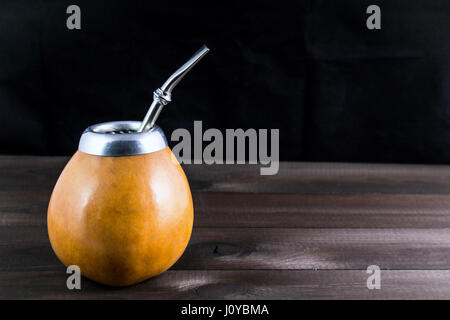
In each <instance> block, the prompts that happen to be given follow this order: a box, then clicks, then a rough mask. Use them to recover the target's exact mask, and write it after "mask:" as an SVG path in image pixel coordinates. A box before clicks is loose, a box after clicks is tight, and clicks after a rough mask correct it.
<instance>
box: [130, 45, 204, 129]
mask: <svg viewBox="0 0 450 320" xmlns="http://www.w3.org/2000/svg"><path fill="white" fill-rule="evenodd" d="M208 51H209V49H208V48H207V47H206V46H205V45H203V46H202V47H201V48H200V50H198V51H197V52H196V53H195V54H194V55H193V56H192V57H191V58H190V59H189V60H188V61H187V62H186V63H185V64H183V65H182V66H181V67H180V68H178V70H177V71H175V72H174V73H173V74H172V75H171V76H170V77H169V79H167V81H166V82H164V84H163V85H162V87H161V88H159V89H156V90H155V92H153V102H152V104H151V105H150V108H149V109H148V111H147V114H146V115H145V118H144V120H142V122H141V126H140V127H139V129H138V132H142V131H146V130H150V129H151V128H152V127H153V126H154V125H155V122H156V119H158V116H159V114H160V113H161V110H162V108H163V107H164V106H165V105H166V104H168V103H169V102H170V101H172V99H171V96H172V90H173V88H175V87H176V85H177V84H178V83H179V82H180V80H181V79H183V77H184V76H185V75H186V74H187V73H188V72H189V70H191V69H192V68H193V67H194V66H195V65H196V64H197V62H199V61H200V60H201V59H202V58H203V57H204V56H205V55H206V54H207V53H208Z"/></svg>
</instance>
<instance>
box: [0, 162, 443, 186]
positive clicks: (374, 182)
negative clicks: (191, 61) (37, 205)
mask: <svg viewBox="0 0 450 320" xmlns="http://www.w3.org/2000/svg"><path fill="white" fill-rule="evenodd" d="M68 159H69V158H68V157H32V156H27V157H23V156H2V157H1V161H0V191H1V190H4V191H11V190H23V189H29V190H30V189H34V190H35V189H42V190H48V189H51V188H52V187H53V186H54V184H55V182H56V179H57V178H58V176H59V173H60V172H61V171H62V169H63V168H64V165H65V164H66V162H67V161H68ZM183 168H184V169H185V171H186V175H187V176H188V178H189V182H190V184H191V188H192V190H194V191H202V192H244V193H302V194H447V195H448V194H450V166H444V165H403V164H402V165H400V164H349V163H289V162H282V163H280V170H279V172H278V174H277V175H273V176H261V175H260V171H259V168H260V167H259V166H257V165H184V166H183Z"/></svg>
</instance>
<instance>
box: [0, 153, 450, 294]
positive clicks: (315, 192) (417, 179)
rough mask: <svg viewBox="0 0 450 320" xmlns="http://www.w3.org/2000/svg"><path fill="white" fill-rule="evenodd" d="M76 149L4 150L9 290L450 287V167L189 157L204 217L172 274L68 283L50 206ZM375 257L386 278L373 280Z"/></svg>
mask: <svg viewBox="0 0 450 320" xmlns="http://www.w3.org/2000/svg"><path fill="white" fill-rule="evenodd" d="M67 160H68V159H67V158H64V157H19V156H2V157H0V298H3V299H5V298H33V299H34V298H43V299H47V298H57V299H59V298H64V299H72V298H75V299H78V298H127V299H131V298H133V299H134V298H136V299H197V298H199V299H222V298H225V299H234V298H236V299H241V298H242V299H317V298H319V299H322V298H326V299H329V298H330V299H360V298H364V299H366V298H367V299H385V298H388V299H399V298H406V299H410V298H414V299H416V298H420V299H427V298H434V299H436V298H447V299H448V298H450V167H448V166H419V165H414V166H413V165H367V164H331V163H283V164H282V165H281V169H280V172H279V174H278V175H276V176H260V175H259V168H258V167H256V166H243V165H240V166H237V165H236V166H230V165H228V166H225V165H222V166H206V165H204V166H203V165H192V166H186V167H185V169H186V172H187V175H188V178H189V180H190V183H191V187H192V191H193V197H194V203H195V223H194V224H195V228H194V231H193V234H192V238H191V242H190V244H189V247H188V249H187V250H186V252H185V253H184V255H183V257H182V258H181V259H180V260H179V261H178V262H177V263H176V264H175V265H174V266H173V267H172V268H171V269H170V270H169V271H167V272H165V273H164V274H162V275H160V276H158V277H156V278H153V279H150V280H148V281H146V282H143V283H141V284H139V285H136V286H133V287H128V288H122V289H114V288H108V287H105V286H102V285H99V284H96V283H94V282H92V281H89V280H88V279H84V278H83V280H82V290H80V291H76V290H74V291H69V290H68V289H67V288H66V277H67V276H68V275H67V274H66V269H65V267H64V266H63V265H62V264H61V263H60V262H59V261H58V259H57V258H56V256H55V255H54V254H53V252H52V249H51V247H50V244H49V241H48V236H47V230H46V210H47V204H48V200H49V197H50V194H51V190H52V188H53V186H54V183H55V182H56V179H57V177H58V175H59V173H60V172H61V170H62V168H63V167H64V165H65V163H66V161H67ZM369 265H378V266H379V267H380V268H381V270H382V271H381V289H380V290H376V289H375V290H369V289H367V286H366V282H367V278H368V276H369V275H368V274H367V273H366V268H367V267H368V266H369Z"/></svg>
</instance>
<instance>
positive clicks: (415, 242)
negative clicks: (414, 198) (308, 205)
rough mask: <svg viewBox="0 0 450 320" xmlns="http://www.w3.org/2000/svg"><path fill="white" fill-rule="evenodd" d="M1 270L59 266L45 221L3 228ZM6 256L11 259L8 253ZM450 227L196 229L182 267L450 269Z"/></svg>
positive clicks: (179, 265) (0, 230)
mask: <svg viewBox="0 0 450 320" xmlns="http://www.w3.org/2000/svg"><path fill="white" fill-rule="evenodd" d="M0 257H2V259H1V260H0V271H2V272H4V271H27V270H36V271H53V270H56V269H58V268H59V267H60V263H59V261H58V259H57V258H56V256H55V255H54V254H53V252H52V249H51V247H50V244H49V241H48V236H47V230H46V228H45V227H42V226H33V227H25V226H18V227H0ZM3 257H5V258H3ZM449 257H450V229H296V228H292V229H290V228H196V229H194V232H193V235H192V238H191V241H190V243H189V246H188V248H187V250H186V252H185V253H184V255H183V256H182V258H181V259H180V260H179V261H178V262H177V263H176V264H175V265H174V267H173V268H174V269H176V270H203V269H209V270H212V269H215V270H219V269H220V270H244V269H252V270H263V269H264V270H270V269H279V270H287V269H291V270H302V269H306V270H315V269H323V270H325V269H359V270H365V269H366V268H367V267H368V266H369V265H372V264H375V265H378V266H380V268H383V269H412V270H420V269H429V270H433V269H434V270H437V269H442V270H444V269H450V259H449Z"/></svg>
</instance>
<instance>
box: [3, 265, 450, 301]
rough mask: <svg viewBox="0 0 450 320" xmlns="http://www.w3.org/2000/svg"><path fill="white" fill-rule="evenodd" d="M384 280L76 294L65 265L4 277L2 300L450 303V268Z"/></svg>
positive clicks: (208, 278)
mask: <svg viewBox="0 0 450 320" xmlns="http://www.w3.org/2000/svg"><path fill="white" fill-rule="evenodd" d="M381 277H382V282H381V289H380V290H369V289H367V287H366V281H367V274H366V272H365V271H361V270H327V271H323V270H322V271H310V270H279V271H278V270H263V271H262V270H259V271H258V270H252V271H248V270H242V271H217V270H206V271H202V270H199V271H178V270H169V271H167V272H165V273H163V274H162V275H160V276H158V277H156V278H153V279H150V280H148V281H145V282H143V283H140V284H138V285H136V286H133V287H128V288H109V287H105V286H102V285H99V284H97V283H94V282H92V281H90V280H88V279H85V278H83V279H82V281H81V290H73V291H71V290H68V289H67V288H66V274H65V272H64V269H63V268H61V267H60V269H59V270H55V271H32V270H30V271H28V272H17V271H15V272H2V273H0V299H152V300H154V299H250V300H260V299H358V300H359V299H450V287H449V286H448V285H446V284H448V283H450V271H448V270H382V271H381Z"/></svg>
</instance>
